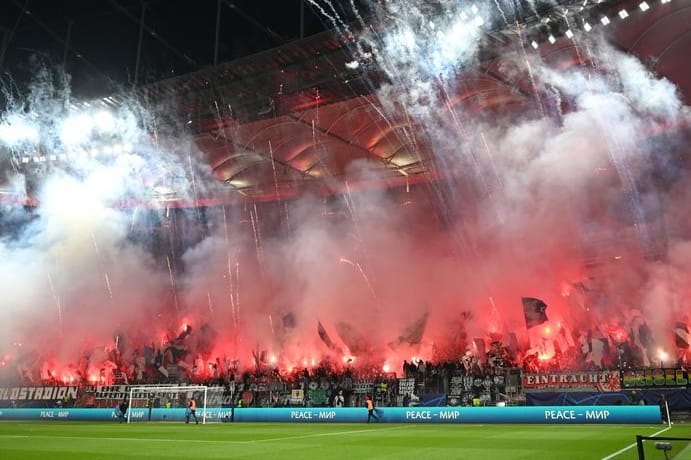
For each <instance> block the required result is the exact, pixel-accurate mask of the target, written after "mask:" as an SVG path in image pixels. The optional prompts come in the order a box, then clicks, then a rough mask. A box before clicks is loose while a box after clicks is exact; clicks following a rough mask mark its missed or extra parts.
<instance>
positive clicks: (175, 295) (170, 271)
mask: <svg viewBox="0 0 691 460" xmlns="http://www.w3.org/2000/svg"><path fill="white" fill-rule="evenodd" d="M166 262H167V263H168V275H169V276H170V289H171V292H172V293H173V303H174V305H175V311H180V306H179V305H178V292H177V289H176V288H175V277H174V276H173V267H172V265H171V263H170V256H169V255H167V256H166Z"/></svg>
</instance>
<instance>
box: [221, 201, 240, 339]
mask: <svg viewBox="0 0 691 460" xmlns="http://www.w3.org/2000/svg"><path fill="white" fill-rule="evenodd" d="M222 209H223V230H224V236H225V244H226V268H227V270H228V274H227V277H228V295H229V298H230V309H231V316H232V318H233V326H234V328H235V330H237V327H238V321H237V318H238V314H237V307H236V305H235V295H234V294H233V270H232V268H231V261H230V234H229V232H228V217H227V215H226V207H225V205H224V206H223V207H222Z"/></svg>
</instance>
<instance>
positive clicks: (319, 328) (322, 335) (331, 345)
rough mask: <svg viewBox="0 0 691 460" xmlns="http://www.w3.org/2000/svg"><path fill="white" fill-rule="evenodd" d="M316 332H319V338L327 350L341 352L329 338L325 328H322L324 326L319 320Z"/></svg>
mask: <svg viewBox="0 0 691 460" xmlns="http://www.w3.org/2000/svg"><path fill="white" fill-rule="evenodd" d="M317 334H319V338H320V339H322V342H324V345H326V346H327V347H328V348H329V350H333V351H336V352H338V353H342V351H341V349H340V347H338V346H337V345H336V344H335V343H333V340H331V337H329V334H327V333H326V329H324V326H323V325H322V322H321V321H319V324H318V325H317Z"/></svg>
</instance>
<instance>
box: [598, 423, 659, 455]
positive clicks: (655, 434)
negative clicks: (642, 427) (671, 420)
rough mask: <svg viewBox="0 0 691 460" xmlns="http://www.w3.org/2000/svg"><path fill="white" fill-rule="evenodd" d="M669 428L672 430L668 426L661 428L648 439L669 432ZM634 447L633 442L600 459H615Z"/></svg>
mask: <svg viewBox="0 0 691 460" xmlns="http://www.w3.org/2000/svg"><path fill="white" fill-rule="evenodd" d="M671 428H672V427H670V426H668V427H667V428H663V429H661V430H660V431H658V432H655V433H653V434H651V435H650V437H651V438H652V437H655V436H657V435H658V434H661V433H664V432H665V431H667V430H669V429H671ZM634 447H636V443H635V442H634V443H633V444H629V445H628V446H626V447H624V448H623V449H619V450H618V451H616V452H615V453H613V454H610V455H608V456H606V457H602V460H610V459H612V458H614V457H616V456H617V455H619V454H623V453H624V452H626V451H627V450H629V449H633V448H634Z"/></svg>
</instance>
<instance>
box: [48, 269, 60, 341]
mask: <svg viewBox="0 0 691 460" xmlns="http://www.w3.org/2000/svg"><path fill="white" fill-rule="evenodd" d="M48 285H49V286H50V292H51V293H52V294H53V300H54V301H55V306H56V307H57V309H58V327H59V328H60V333H62V303H61V302H60V296H59V295H58V293H57V291H56V289H55V284H53V277H52V276H50V273H48Z"/></svg>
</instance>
